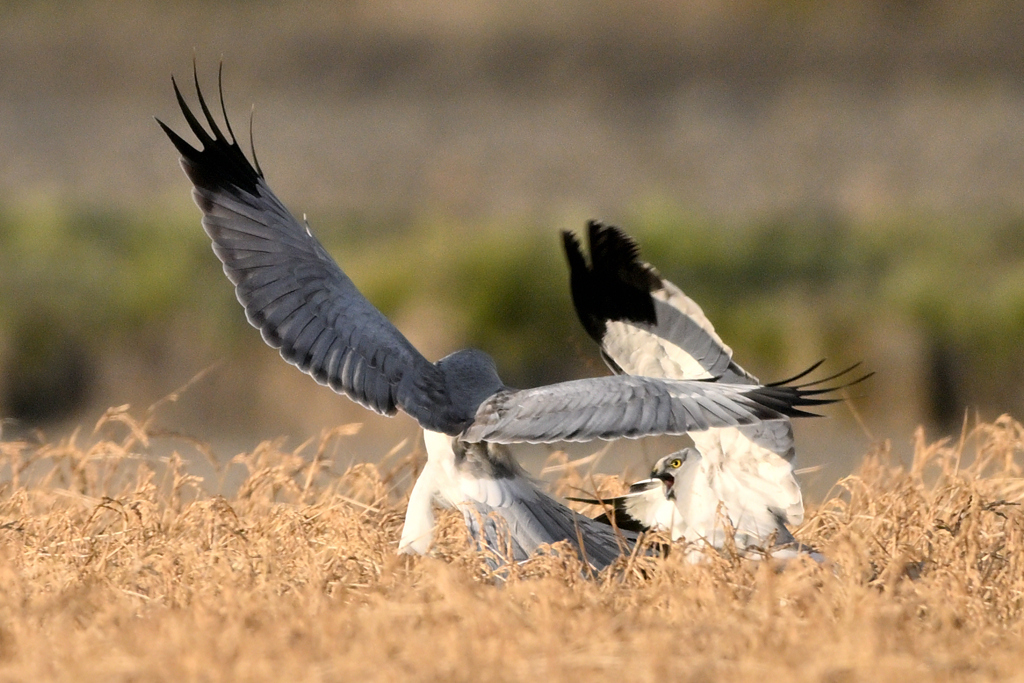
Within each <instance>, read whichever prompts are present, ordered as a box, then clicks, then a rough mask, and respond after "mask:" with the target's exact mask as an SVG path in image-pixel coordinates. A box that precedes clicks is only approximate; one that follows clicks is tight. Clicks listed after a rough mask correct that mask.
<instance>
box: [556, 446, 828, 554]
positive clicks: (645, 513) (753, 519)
mask: <svg viewBox="0 0 1024 683" xmlns="http://www.w3.org/2000/svg"><path fill="white" fill-rule="evenodd" d="M705 465H706V460H705V459H704V458H703V457H702V456H701V454H700V452H699V451H697V450H696V449H693V448H684V449H683V450H681V451H678V452H676V453H672V454H670V455H666V456H665V457H663V458H661V459H660V460H658V462H657V463H656V464H655V465H654V468H653V469H652V470H651V477H650V478H649V479H644V480H642V481H638V482H636V483H634V484H632V485H631V486H630V489H629V492H627V493H626V494H625V495H622V496H617V497H614V498H607V499H603V500H597V499H591V498H570V500H575V501H579V502H582V503H589V504H593V505H600V506H602V507H604V508H605V509H606V510H607V512H605V514H603V515H601V516H600V517H597V518H596V521H603V522H605V523H607V524H611V522H612V520H614V523H615V526H616V527H617V528H619V529H627V530H633V531H637V532H639V531H646V530H658V531H666V532H668V533H669V535H670V537H671V539H672V540H673V541H683V542H686V543H687V544H688V551H687V553H688V557H689V558H690V559H691V560H699V559H700V558H701V557H702V554H703V547H704V546H705V545H706V546H710V547H712V548H715V549H719V550H720V549H723V548H727V547H732V548H734V549H735V550H736V551H737V552H738V553H739V554H740V555H742V556H744V557H748V558H751V559H761V558H763V557H766V556H771V557H773V558H775V559H780V560H784V559H789V558H792V557H795V556H797V555H808V556H810V557H812V558H813V559H815V560H817V561H819V562H820V561H822V560H823V559H824V557H823V556H822V555H821V554H820V553H818V552H817V551H815V550H814V549H813V548H810V547H808V546H805V545H803V544H801V543H799V542H797V541H796V539H795V538H794V537H793V535H792V534H791V533H790V531H789V529H787V528H786V525H785V523H784V522H783V520H781V519H779V518H778V516H777V515H775V514H774V513H772V512H771V510H770V509H769V507H768V506H766V505H764V501H762V500H758V498H757V495H756V492H750V491H747V490H745V489H744V487H743V484H742V483H741V482H737V481H735V480H734V479H732V478H731V476H730V473H729V471H728V469H725V470H723V471H720V472H718V473H712V471H711V470H710V468H708V467H706V466H705Z"/></svg>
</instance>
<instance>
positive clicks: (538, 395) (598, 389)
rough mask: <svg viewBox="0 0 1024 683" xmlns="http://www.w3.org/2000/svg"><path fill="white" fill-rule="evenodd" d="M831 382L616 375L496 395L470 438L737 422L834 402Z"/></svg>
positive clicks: (571, 436) (538, 438) (654, 430)
mask: <svg viewBox="0 0 1024 683" xmlns="http://www.w3.org/2000/svg"><path fill="white" fill-rule="evenodd" d="M828 391H830V389H804V388H803V387H799V386H785V385H776V386H760V385H757V386H750V385H743V384H724V383H721V382H704V381H694V380H670V379H656V378H651V377H635V376H632V375H614V376H610V377H594V378H590V379H581V380H575V381H572V382H562V383H560V384H552V385H549V386H545V387H538V388H535V389H524V390H521V391H516V390H511V389H506V390H503V391H499V392H498V393H496V394H494V395H493V396H491V397H490V398H488V399H487V400H485V401H484V402H483V403H481V404H480V407H479V408H478V410H477V413H476V418H475V419H474V421H473V424H472V425H470V427H469V428H468V429H466V431H465V432H463V433H462V435H461V437H460V438H462V439H463V440H465V441H469V442H476V441H490V442H495V443H516V442H521V441H527V442H530V443H549V442H552V441H589V440H591V439H613V438H619V437H627V438H638V437H642V436H649V435H653V434H686V433H688V432H693V431H701V430H705V429H709V428H713V427H734V426H737V425H745V424H751V423H754V422H757V421H760V420H772V419H778V418H780V417H782V416H784V415H791V416H795V415H811V413H807V412H804V411H803V410H801V407H804V406H814V405H823V404H826V403H832V402H834V401H835V399H830V398H817V396H819V395H820V394H824V393H827V392H828Z"/></svg>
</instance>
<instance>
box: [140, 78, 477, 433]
mask: <svg viewBox="0 0 1024 683" xmlns="http://www.w3.org/2000/svg"><path fill="white" fill-rule="evenodd" d="M174 92H175V95H176V97H177V99H178V104H179V106H180V107H181V111H182V114H184V116H185V120H186V121H187V122H188V125H189V128H190V129H191V130H192V132H193V134H194V135H195V136H196V137H197V138H198V139H199V142H200V143H201V146H202V149H196V148H195V147H193V146H192V145H190V144H189V143H188V142H186V141H185V140H184V139H183V138H181V137H180V136H179V135H178V134H177V133H175V132H174V131H173V130H171V129H170V128H169V127H168V126H166V125H165V124H164V123H163V122H161V121H158V123H160V126H161V127H162V128H163V130H164V132H165V133H166V134H167V136H168V137H169V138H170V139H171V142H173V143H174V146H175V147H176V148H177V149H178V151H179V152H180V154H181V157H182V158H181V165H182V168H183V169H184V170H185V174H186V175H187V176H188V178H189V180H191V181H192V183H193V185H194V186H195V189H194V190H193V197H194V198H195V201H196V204H197V205H198V206H199V208H200V209H201V210H202V212H203V228H204V229H205V230H206V233H207V234H208V235H209V236H210V239H211V240H212V241H213V250H214V252H215V253H216V255H217V257H218V258H219V259H220V260H221V261H222V262H223V264H224V272H225V274H226V275H227V276H228V278H229V279H230V280H231V282H232V283H233V284H234V285H235V294H236V296H237V297H238V300H239V302H240V303H241V304H242V305H243V306H244V307H245V312H246V317H247V318H248V320H249V322H250V323H252V325H254V326H255V327H257V328H259V329H260V331H261V333H262V335H263V339H264V340H265V341H266V342H267V344H269V345H270V346H272V347H274V348H277V349H280V352H281V356H282V357H283V358H284V359H285V360H287V361H288V362H289V363H292V364H293V365H296V366H297V367H299V369H301V370H302V371H303V372H306V373H308V374H309V375H311V376H312V377H313V378H314V379H315V380H316V381H317V382H319V383H320V384H326V385H328V386H330V387H331V388H332V389H334V390H335V391H337V392H339V393H344V394H345V395H347V396H348V397H349V398H351V399H352V400H354V401H356V402H357V403H359V404H361V405H363V406H365V407H367V408H370V409H372V410H374V411H376V412H378V413H383V414H385V415H393V414H394V413H395V411H396V410H397V409H398V408H401V409H402V410H404V411H406V412H407V413H409V414H410V415H412V416H413V417H414V418H415V419H416V420H417V421H419V422H420V424H422V425H424V426H426V427H429V428H432V429H438V430H440V431H445V432H449V433H457V432H458V431H459V430H460V429H462V428H463V427H464V426H465V419H466V418H467V417H470V416H460V415H452V414H451V411H450V410H448V408H449V406H450V402H449V401H448V400H447V399H446V397H445V389H446V388H445V385H444V378H443V376H442V374H441V372H440V371H439V370H438V368H437V367H436V366H435V365H434V364H432V363H430V362H429V361H427V360H426V359H425V358H423V356H422V355H420V353H419V352H418V351H417V350H416V349H415V348H414V347H413V346H412V345H411V344H410V343H409V341H408V340H407V339H406V338H405V337H404V336H403V335H402V334H401V333H400V332H399V331H398V330H397V329H396V328H395V327H394V326H393V325H392V324H391V322H390V321H388V319H387V318H385V317H384V316H383V315H382V314H381V313H380V311H378V310H377V309H376V308H375V307H374V306H373V305H372V304H371V303H370V302H369V301H367V300H366V298H365V297H363V295H362V294H361V293H360V292H359V290H358V289H356V286H355V285H354V284H353V283H352V281H351V280H350V279H349V278H348V276H347V275H345V273H344V272H343V271H342V270H341V268H340V267H339V266H338V264H337V263H335V261H334V260H333V259H332V258H331V257H330V255H329V254H328V253H327V251H326V250H325V249H324V248H323V246H322V245H321V244H320V242H319V241H318V240H317V239H316V238H315V237H314V236H313V234H312V232H311V231H310V230H309V227H308V225H303V224H302V223H300V222H299V221H298V220H296V219H295V217H294V216H293V215H292V214H291V213H289V211H288V210H287V209H286V208H285V207H284V205H283V204H282V203H281V202H280V200H279V199H278V198H277V197H276V196H275V195H274V193H273V192H272V191H271V190H270V188H269V186H268V185H267V183H266V181H265V179H264V177H263V173H262V171H261V170H260V169H259V164H258V163H257V164H256V165H255V167H254V166H253V164H250V163H249V160H248V159H247V158H246V156H245V154H244V153H243V152H242V150H241V148H240V147H239V145H238V143H237V141H236V140H235V138H234V133H233V132H232V131H231V126H230V124H229V123H227V115H226V112H225V113H224V120H225V125H226V130H227V135H225V134H224V132H222V131H221V129H220V127H219V126H218V125H217V122H216V120H215V119H214V117H213V115H212V114H211V112H210V110H209V107H208V106H207V104H206V101H205V99H204V98H203V95H202V92H201V91H200V90H199V81H198V77H197V78H196V92H197V95H198V98H199V106H200V109H201V111H202V114H203V117H204V119H205V125H204V124H203V123H201V122H200V121H199V119H198V118H197V117H196V116H195V115H194V114H193V112H192V110H191V109H190V108H189V106H188V105H187V104H186V103H185V100H184V98H183V97H182V95H181V92H180V90H179V89H178V86H177V83H174ZM221 110H222V112H224V97H223V90H221ZM207 128H208V129H209V130H207ZM254 159H255V156H254Z"/></svg>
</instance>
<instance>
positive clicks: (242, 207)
mask: <svg viewBox="0 0 1024 683" xmlns="http://www.w3.org/2000/svg"><path fill="white" fill-rule="evenodd" d="M174 91H175V96H176V97H177V100H178V104H179V106H180V107H181V111H182V113H183V115H184V117H185V120H186V121H187V123H188V125H189V128H191V130H192V132H193V134H194V135H195V136H196V137H197V138H198V139H199V142H200V143H201V146H202V149H196V148H195V147H193V146H192V145H191V144H189V143H188V142H186V141H185V140H184V139H182V138H181V137H180V136H179V135H177V134H176V133H175V132H174V131H172V130H171V129H170V128H169V127H168V126H166V125H165V124H164V123H163V122H159V121H158V122H159V123H160V126H161V127H162V128H163V130H164V132H165V133H166V134H167V135H168V137H169V138H170V139H171V142H172V143H173V144H174V146H175V147H176V148H177V149H178V151H179V153H180V154H181V157H182V158H181V165H182V168H183V169H184V171H185V174H186V175H187V176H188V178H189V180H191V181H192V184H193V185H194V189H193V198H194V199H195V202H196V204H197V205H198V206H199V208H200V209H201V210H202V212H203V220H202V223H203V228H204V229H205V230H206V233H207V234H208V235H209V237H210V239H211V240H212V241H213V250H214V252H215V253H216V255H217V257H218V258H219V259H220V260H221V261H222V262H223V264H224V272H225V274H226V275H227V276H228V278H229V279H230V280H231V282H232V283H233V284H234V286H235V293H236V296H237V297H238V300H239V302H240V303H241V304H242V305H243V306H244V307H245V311H246V316H247V318H248V320H249V322H250V323H252V324H253V325H254V326H256V327H258V328H259V329H260V331H261V332H262V335H263V339H264V340H265V341H266V342H267V344H269V345H270V346H272V347H275V348H278V349H280V352H281V355H282V357H284V359H285V360H287V361H288V362H289V363H292V364H294V365H296V366H297V367H298V368H299V369H301V370H302V371H303V372H306V373H308V374H310V375H311V376H313V378H314V379H316V381H317V382H320V383H321V384H326V385H328V386H330V387H331V388H332V389H334V390H335V391H337V392H339V393H343V394H345V395H347V396H348V397H349V398H351V399H352V400H354V401H356V402H358V403H360V404H361V405H363V406H365V407H367V408H370V409H371V410H374V411H376V412H378V413H382V414H385V415H393V414H395V413H396V412H397V411H398V410H402V411H404V412H406V413H408V414H409V415H410V416H412V417H413V418H414V419H415V420H416V421H417V422H418V423H419V424H420V425H421V426H422V427H423V428H424V429H427V430H431V431H437V432H441V433H444V434H447V435H449V436H458V437H459V438H460V439H461V440H463V441H469V442H480V441H488V442H493V443H512V442H519V441H528V442H552V441H562V440H576V441H585V440H590V439H595V438H604V439H611V438H617V437H622V436H628V437H640V436H645V435H648V434H682V433H687V432H691V431H693V430H695V429H706V428H708V427H716V426H734V425H739V424H750V423H754V422H757V421H760V420H764V419H771V418H777V417H780V416H782V415H797V414H803V411H802V410H801V409H800V408H801V407H803V406H812V405H819V404H822V403H827V402H829V401H828V400H827V399H820V398H816V395H817V393H818V392H816V391H807V390H804V389H802V388H798V387H787V386H753V385H746V386H745V385H741V384H708V383H705V382H695V381H690V380H671V379H652V378H638V377H623V376H610V377H596V378H591V379H585V380H577V381H575V382H564V383H561V384H554V385H550V386H545V387H539V388H535V389H526V390H515V389H511V388H509V387H507V386H505V384H504V383H503V382H502V381H501V379H500V378H499V376H498V373H497V370H496V368H495V365H494V362H493V361H492V360H491V358H490V357H489V356H488V355H487V354H485V353H483V352H482V351H477V350H473V349H467V350H462V351H457V352H455V353H453V354H451V355H449V356H447V357H445V358H443V359H441V360H440V361H438V362H436V363H432V362H430V361H428V360H427V359H426V358H424V357H423V356H422V355H421V354H420V353H419V351H417V350H416V349H415V348H414V347H413V346H412V344H410V343H409V341H408V340H407V339H406V338H405V337H404V336H403V335H402V334H401V332H399V331H398V330H397V329H396V328H395V327H394V325H392V324H391V322H390V321H388V320H387V318H385V317H384V316H383V314H381V313H380V311H378V310H377V309H376V308H375V307H374V306H373V305H372V304H371V303H370V302H369V301H367V300H366V298H364V297H363V295H362V294H361V293H360V292H359V290H358V289H357V288H356V286H355V285H354V284H353V282H352V281H351V280H350V279H349V278H348V276H347V275H346V274H345V273H344V272H343V271H342V269H341V268H340V267H339V266H338V264H337V263H336V262H335V261H334V260H333V259H332V258H331V256H330V255H329V254H328V253H327V251H326V250H325V249H324V248H323V246H321V244H320V242H319V241H318V240H317V239H316V238H315V237H314V236H313V234H312V232H311V231H310V229H309V227H308V225H304V224H302V223H300V222H299V221H298V220H296V219H295V217H294V216H292V215H291V213H289V212H288V210H287V209H286V208H285V207H284V205H283V204H282V203H281V202H280V200H278V198H277V197H276V196H275V195H274V193H273V192H272V191H271V190H270V188H269V186H268V185H267V183H266V180H265V178H264V175H263V172H262V170H261V169H260V167H259V164H258V162H256V163H255V166H254V165H253V164H251V163H250V162H249V160H248V159H247V158H246V156H245V154H244V153H243V152H242V150H241V148H240V147H239V146H238V143H237V142H236V140H235V137H234V133H233V132H232V131H231V127H230V124H229V123H228V122H227V115H226V111H225V107H224V98H223V91H222V92H221V110H222V113H224V120H225V126H226V131H227V135H225V134H224V133H223V132H222V131H221V129H220V127H219V126H218V125H217V123H216V121H215V119H214V117H213V115H212V114H211V112H210V110H209V108H208V106H207V104H206V102H205V100H204V99H203V97H202V93H201V92H200V91H199V83H198V77H196V91H197V95H198V100H199V106H200V108H201V111H202V115H203V117H204V119H205V124H204V123H201V122H200V121H199V120H198V118H197V117H196V116H195V115H194V114H193V112H192V111H191V110H190V109H189V107H188V105H187V104H186V103H185V100H184V98H183V97H182V95H181V92H180V91H179V89H178V87H177V84H176V83H175V84H174ZM250 134H251V132H250ZM254 161H255V155H254Z"/></svg>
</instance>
